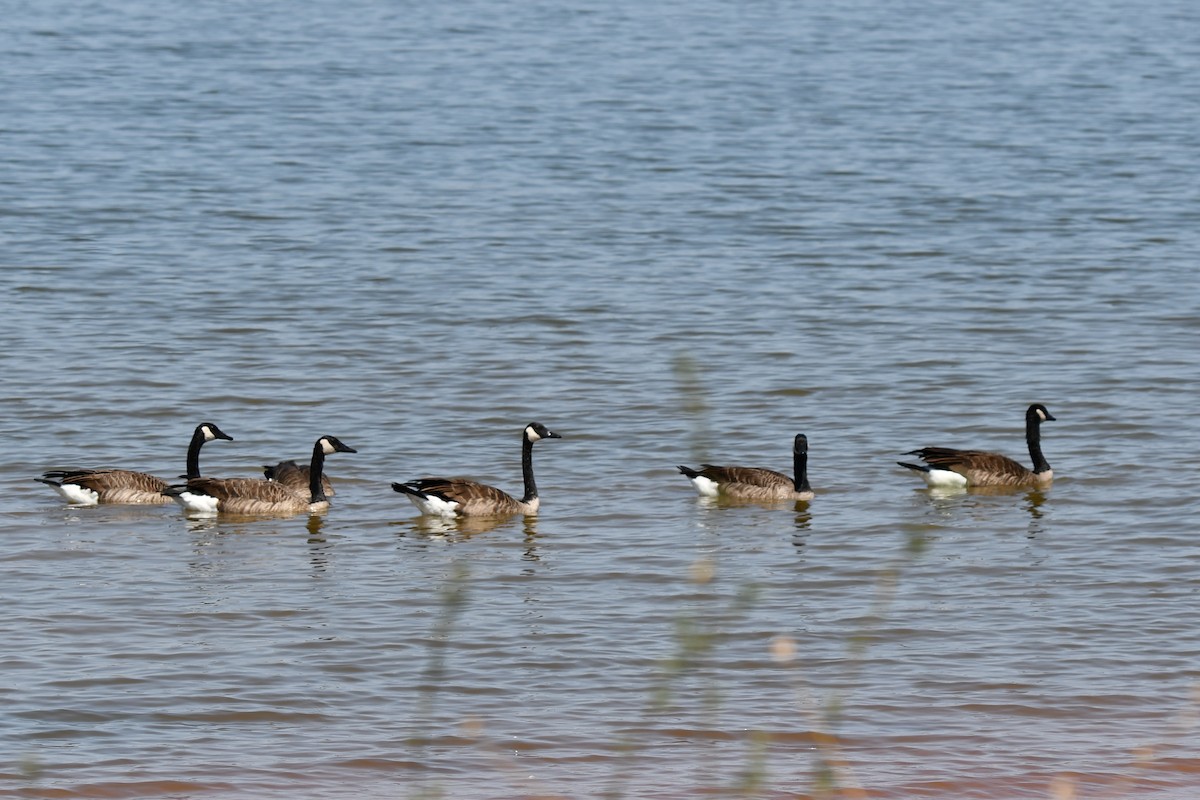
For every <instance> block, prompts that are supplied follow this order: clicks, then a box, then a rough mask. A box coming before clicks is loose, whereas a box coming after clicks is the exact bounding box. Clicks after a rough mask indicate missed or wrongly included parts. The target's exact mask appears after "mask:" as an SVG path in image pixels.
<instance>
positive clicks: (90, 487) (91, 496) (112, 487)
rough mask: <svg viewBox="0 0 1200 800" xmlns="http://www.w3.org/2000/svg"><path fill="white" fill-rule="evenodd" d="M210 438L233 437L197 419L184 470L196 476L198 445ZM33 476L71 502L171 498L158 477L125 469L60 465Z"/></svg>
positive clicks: (142, 502) (148, 502) (150, 501)
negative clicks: (197, 422) (61, 467)
mask: <svg viewBox="0 0 1200 800" xmlns="http://www.w3.org/2000/svg"><path fill="white" fill-rule="evenodd" d="M214 439H224V440H226V441H228V442H232V441H233V437H232V436H229V435H228V434H226V433H225V432H224V431H222V430H221V429H220V428H218V427H217V426H216V425H214V424H213V423H211V422H201V423H200V424H199V425H197V426H196V430H195V431H194V432H193V433H192V441H191V443H190V444H189V445H188V450H187V474H185V475H181V476H180V477H182V478H187V479H191V478H198V477H200V448H201V447H203V446H204V444H205V443H206V442H211V441H213V440H214ZM34 480H36V481H39V482H41V483H44V484H46V485H47V486H50V487H52V488H53V489H54V490H55V491H56V492H58V493H59V494H60V495H62V497H63V498H64V499H65V500H66V501H67V502H68V503H70V504H72V505H83V506H94V505H99V504H101V503H111V504H122V505H166V504H169V503H170V502H171V498H169V497H166V496H165V495H163V490H164V489H166V488H167V486H168V485H169V484H168V483H167V482H166V481H164V480H163V479H162V478H158V477H155V476H154V475H148V474H147V473H145V472H134V471H133V470H127V469H83V468H74V469H62V470H53V471H50V472H44V473H42V477H40V478H34Z"/></svg>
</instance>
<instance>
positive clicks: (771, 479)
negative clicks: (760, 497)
mask: <svg viewBox="0 0 1200 800" xmlns="http://www.w3.org/2000/svg"><path fill="white" fill-rule="evenodd" d="M697 472H698V474H700V475H702V476H704V477H705V478H708V479H709V480H710V481H712V482H714V483H718V484H734V483H736V484H743V485H746V486H762V487H766V488H771V489H774V488H780V489H786V490H788V491H790V490H791V489H793V488H794V486H795V482H794V481H793V480H792V479H791V478H789V477H788V476H787V475H784V474H783V473H781V472H776V471H775V470H773V469H764V468H762V467H721V466H716V465H714V464H701V465H700V469H699V470H698V471H697Z"/></svg>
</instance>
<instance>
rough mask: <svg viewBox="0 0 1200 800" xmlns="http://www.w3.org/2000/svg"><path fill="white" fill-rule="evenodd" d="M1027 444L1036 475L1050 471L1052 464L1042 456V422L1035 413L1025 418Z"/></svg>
mask: <svg viewBox="0 0 1200 800" xmlns="http://www.w3.org/2000/svg"><path fill="white" fill-rule="evenodd" d="M1025 443H1026V444H1028V445H1029V458H1030V460H1032V461H1033V471H1034V473H1035V474H1036V473H1039V472H1046V471H1048V470H1049V469H1050V462H1049V461H1047V460H1046V456H1044V455H1042V420H1041V418H1039V417H1038V415H1037V414H1035V413H1033V412H1030V414H1029V416H1027V417H1026V418H1025Z"/></svg>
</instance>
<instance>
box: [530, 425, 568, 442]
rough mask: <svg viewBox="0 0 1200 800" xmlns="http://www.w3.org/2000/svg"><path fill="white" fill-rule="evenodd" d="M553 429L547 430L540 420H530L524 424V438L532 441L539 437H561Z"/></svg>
mask: <svg viewBox="0 0 1200 800" xmlns="http://www.w3.org/2000/svg"><path fill="white" fill-rule="evenodd" d="M561 438H562V437H561V436H559V435H558V434H557V433H555V432H554V431H551V430H549V429H548V428H547V427H546V426H545V425H543V424H542V423H540V422H531V423H529V424H528V425H526V426H525V440H526V441H528V442H530V443H533V442H536V441H538V440H539V439H561Z"/></svg>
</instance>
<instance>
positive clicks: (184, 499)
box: [164, 436, 358, 516]
mask: <svg viewBox="0 0 1200 800" xmlns="http://www.w3.org/2000/svg"><path fill="white" fill-rule="evenodd" d="M357 452H358V451H357V450H355V449H354V448H353V447H349V446H347V445H345V444H343V443H342V441H341V440H340V439H338V438H337V437H336V436H322V437H321V438H320V439H317V441H316V443H315V444H313V452H312V461H311V462H310V464H309V487H308V492H307V494H298V493H297V492H295V491H293V490H292V489H289V488H288V487H286V486H284V485H283V484H280V483H276V482H274V481H264V480H259V479H258V478H192V479H190V480H189V481H188V482H187V483H185V484H181V485H178V486H171V487H169V488H168V489H167V490H166V491H165V492H164V494H166V495H167V496H169V497H171V498H172V499H174V500H175V502H177V503H179V505H181V506H183V507H184V508H185V509H187V510H188V511H193V512H198V513H202V514H217V513H225V514H242V515H246V516H255V515H270V514H299V513H302V512H306V511H307V512H321V511H325V510H326V509H328V508H329V498H328V497H326V496H325V490H324V488H323V486H322V481H321V479H322V477H323V474H322V473H323V470H324V467H325V456H327V455H331V454H333V453H357Z"/></svg>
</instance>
